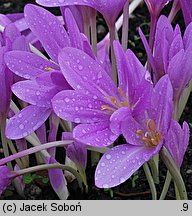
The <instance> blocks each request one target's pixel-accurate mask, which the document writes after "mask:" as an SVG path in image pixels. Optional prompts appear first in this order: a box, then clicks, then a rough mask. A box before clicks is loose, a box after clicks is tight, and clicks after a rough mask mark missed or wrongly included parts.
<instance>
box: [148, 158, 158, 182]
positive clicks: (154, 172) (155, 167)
mask: <svg viewBox="0 0 192 216" xmlns="http://www.w3.org/2000/svg"><path fill="white" fill-rule="evenodd" d="M158 164H159V154H157V155H155V156H154V157H153V158H152V159H151V160H150V161H149V165H150V168H151V171H152V176H153V180H154V182H155V183H156V184H159V169H158Z"/></svg>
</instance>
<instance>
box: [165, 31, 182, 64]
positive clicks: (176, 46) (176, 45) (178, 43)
mask: <svg viewBox="0 0 192 216" xmlns="http://www.w3.org/2000/svg"><path fill="white" fill-rule="evenodd" d="M182 49H184V46H183V39H182V37H181V34H178V35H177V36H176V37H175V38H174V39H173V42H172V44H171V47H170V50H169V60H171V59H172V58H173V57H174V56H175V55H176V54H177V53H178V52H179V51H181V50H182Z"/></svg>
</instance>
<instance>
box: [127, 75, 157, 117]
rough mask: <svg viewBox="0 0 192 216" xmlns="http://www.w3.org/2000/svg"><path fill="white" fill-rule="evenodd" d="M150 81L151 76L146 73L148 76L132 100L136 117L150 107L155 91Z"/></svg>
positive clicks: (138, 87)
mask: <svg viewBox="0 0 192 216" xmlns="http://www.w3.org/2000/svg"><path fill="white" fill-rule="evenodd" d="M150 79H151V78H150V74H149V73H148V72H146V75H145V76H144V77H143V79H142V81H141V82H140V84H139V85H138V86H137V87H136V89H135V92H134V96H133V98H130V104H131V105H132V107H131V108H132V110H133V115H134V116H137V115H138V114H141V113H143V112H144V111H145V110H146V109H147V108H148V107H149V106H150V100H151V94H152V91H153V83H152V81H151V80H150Z"/></svg>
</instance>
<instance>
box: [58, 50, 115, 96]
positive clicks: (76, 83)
mask: <svg viewBox="0 0 192 216" xmlns="http://www.w3.org/2000/svg"><path fill="white" fill-rule="evenodd" d="M59 64H60V67H61V70H62V72H63V74H64V77H65V78H66V80H67V81H68V83H69V84H70V85H71V86H72V87H73V88H74V89H77V90H78V89H83V90H86V91H89V92H90V93H91V94H93V95H95V97H99V98H101V99H103V100H106V97H107V96H113V97H115V98H117V97H118V94H119V93H118V90H117V87H116V86H115V84H114V82H113V81H112V79H111V78H110V77H109V75H108V74H107V73H106V71H104V70H103V68H102V67H101V65H99V64H98V62H96V61H94V60H93V59H92V58H91V57H90V56H88V55H87V54H85V53H84V52H82V51H81V50H78V49H75V48H65V49H64V50H63V51H62V52H60V54H59Z"/></svg>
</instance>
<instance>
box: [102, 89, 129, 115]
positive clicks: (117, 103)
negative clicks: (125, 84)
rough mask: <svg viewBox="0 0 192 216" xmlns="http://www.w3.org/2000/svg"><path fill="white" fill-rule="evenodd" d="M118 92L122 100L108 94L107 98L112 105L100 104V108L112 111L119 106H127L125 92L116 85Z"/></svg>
mask: <svg viewBox="0 0 192 216" xmlns="http://www.w3.org/2000/svg"><path fill="white" fill-rule="evenodd" d="M118 92H119V93H120V95H121V96H122V99H123V100H122V101H119V100H117V99H116V98H115V97H113V96H110V97H109V98H107V99H108V100H109V101H110V103H111V104H112V106H113V107H110V106H109V105H102V106H101V110H106V111H108V112H114V111H115V110H116V109H119V108H121V107H128V106H129V102H128V100H127V98H126V96H125V93H124V92H123V90H122V89H121V88H119V87H118Z"/></svg>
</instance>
